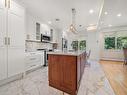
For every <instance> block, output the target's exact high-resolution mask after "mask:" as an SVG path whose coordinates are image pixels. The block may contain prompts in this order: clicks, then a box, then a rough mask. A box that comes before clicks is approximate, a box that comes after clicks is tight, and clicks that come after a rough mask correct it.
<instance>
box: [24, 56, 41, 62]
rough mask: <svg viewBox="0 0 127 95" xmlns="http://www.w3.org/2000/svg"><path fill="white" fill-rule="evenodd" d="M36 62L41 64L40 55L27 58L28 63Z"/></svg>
mask: <svg viewBox="0 0 127 95" xmlns="http://www.w3.org/2000/svg"><path fill="white" fill-rule="evenodd" d="M35 62H41V56H40V55H33V56H27V58H26V63H35Z"/></svg>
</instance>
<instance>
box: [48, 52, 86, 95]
mask: <svg viewBox="0 0 127 95" xmlns="http://www.w3.org/2000/svg"><path fill="white" fill-rule="evenodd" d="M83 56H84V55H82V54H81V55H80V56H71V55H55V54H49V55H48V71H49V72H48V73H49V85H50V86H52V87H55V88H57V89H59V90H61V91H63V92H66V93H69V94H71V95H76V94H77V91H78V87H79V85H80V80H81V77H82V75H83V71H84V67H85V64H84V61H85V59H82V58H83Z"/></svg>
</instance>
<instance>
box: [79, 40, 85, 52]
mask: <svg viewBox="0 0 127 95" xmlns="http://www.w3.org/2000/svg"><path fill="white" fill-rule="evenodd" d="M79 49H80V50H85V49H86V40H82V41H80V42H79Z"/></svg>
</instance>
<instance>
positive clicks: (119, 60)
mask: <svg viewBox="0 0 127 95" xmlns="http://www.w3.org/2000/svg"><path fill="white" fill-rule="evenodd" d="M100 60H104V61H118V62H123V61H124V60H122V59H110V58H101V59H100Z"/></svg>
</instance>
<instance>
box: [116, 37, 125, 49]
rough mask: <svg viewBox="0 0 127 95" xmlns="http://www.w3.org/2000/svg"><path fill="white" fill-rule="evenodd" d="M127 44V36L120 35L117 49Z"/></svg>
mask: <svg viewBox="0 0 127 95" xmlns="http://www.w3.org/2000/svg"><path fill="white" fill-rule="evenodd" d="M126 45H127V37H118V38H117V49H122V48H123V47H125V46H126Z"/></svg>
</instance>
